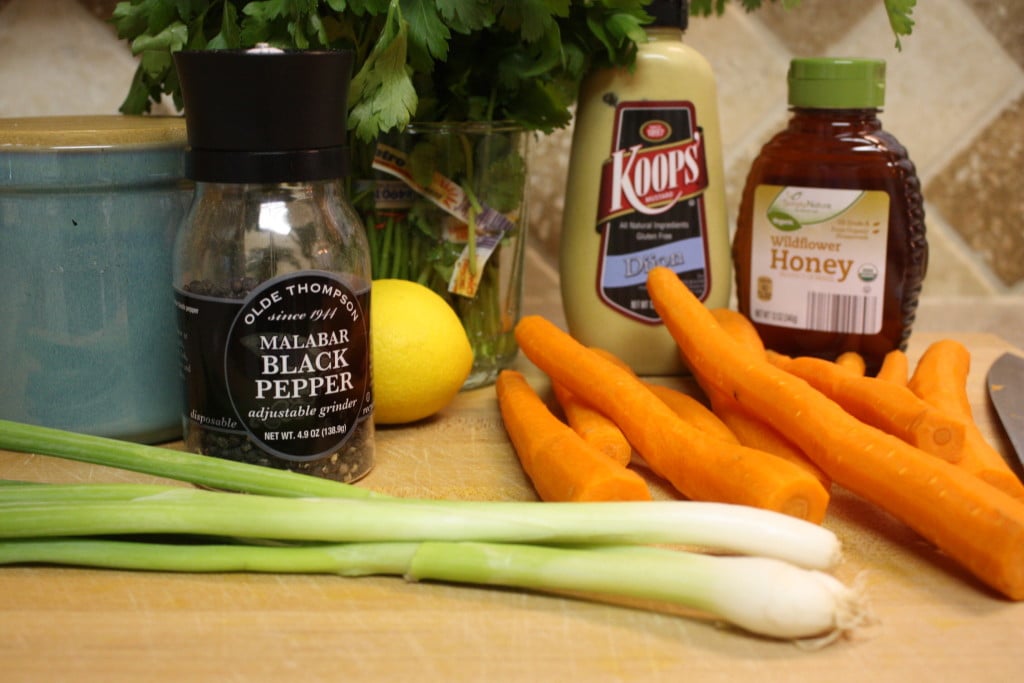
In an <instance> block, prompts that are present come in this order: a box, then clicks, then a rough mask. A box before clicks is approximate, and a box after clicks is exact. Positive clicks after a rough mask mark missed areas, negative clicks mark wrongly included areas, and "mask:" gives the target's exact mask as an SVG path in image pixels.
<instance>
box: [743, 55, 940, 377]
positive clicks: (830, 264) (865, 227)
mask: <svg viewBox="0 0 1024 683" xmlns="http://www.w3.org/2000/svg"><path fill="white" fill-rule="evenodd" d="M788 82H789V105H790V109H791V112H792V116H791V118H790V119H789V122H788V125H787V127H786V128H785V129H784V130H782V131H781V132H779V133H777V134H776V135H775V136H774V137H772V138H771V140H769V141H768V143H767V144H766V145H765V146H764V147H763V148H762V150H761V152H760V154H759V156H758V157H757V159H756V160H755V161H754V163H753V165H752V167H751V169H750V172H749V174H748V176H747V181H746V185H745V186H744V190H743V196H742V200H741V203H740V210H739V216H738V218H737V226H736V233H735V236H734V239H733V261H734V265H735V272H736V284H737V297H738V306H739V310H740V311H741V312H742V313H744V314H745V315H747V316H748V317H749V318H750V319H751V321H752V322H753V323H754V325H755V326H756V328H757V330H758V332H759V333H760V334H761V337H762V339H763V340H764V342H765V345H766V346H767V347H768V348H769V349H772V350H774V351H778V352H780V353H784V354H787V355H809V356H817V357H822V358H828V359H834V358H835V357H837V356H838V355H839V354H840V353H843V352H846V351H853V352H857V353H859V354H861V356H863V358H864V360H865V363H866V365H867V367H868V371H869V373H873V372H874V371H876V370H877V368H878V367H879V366H880V364H881V362H882V359H883V357H884V356H885V354H886V353H887V352H889V351H890V350H893V349H897V348H899V349H903V348H905V347H906V343H907V339H908V337H909V336H910V332H911V327H912V325H913V322H914V316H915V313H916V310H917V304H918V298H919V295H920V293H921V286H922V283H923V281H924V276H925V272H926V270H927V264H928V245H927V241H926V239H925V223H924V207H923V201H922V197H921V184H920V181H919V180H918V178H917V174H916V171H915V168H914V164H913V163H912V162H911V161H910V158H909V157H908V155H907V151H906V149H905V148H904V147H903V145H901V144H900V143H899V141H898V140H897V139H896V138H895V137H894V136H893V135H891V134H890V133H888V132H886V131H885V130H883V128H882V124H881V121H880V120H879V118H878V114H879V112H880V111H881V109H882V106H883V104H884V99H885V62H884V61H881V60H867V59H842V58H812V59H794V60H793V61H792V62H791V64H790V69H789V75H788Z"/></svg>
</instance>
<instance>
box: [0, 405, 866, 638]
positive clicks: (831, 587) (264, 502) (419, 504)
mask: <svg viewBox="0 0 1024 683" xmlns="http://www.w3.org/2000/svg"><path fill="white" fill-rule="evenodd" d="M0 448H4V449H8V450H17V451H23V452H30V453H39V454H45V455H50V456H56V457H65V458H68V459H72V460H78V461H84V462H90V463H95V464H100V465H105V466H113V467H122V468H124V469H130V470H133V471H136V472H142V473H145V474H150V475H159V476H164V477H169V478H171V479H178V480H180V481H183V482H192V483H196V484H202V485H206V486H216V487H218V488H223V489H226V490H214V491H211V490H205V489H196V488H190V487H185V486H181V485H168V484H129V483H114V484H103V483H78V484H41V483H30V482H9V481H3V480H0V565H37V564H56V565H68V566H85V567H97V568H117V569H126V570H147V571H167V572H234V571H246V572H275V573H317V574H338V575H342V576H367V575H392V576H401V577H404V578H406V579H407V580H410V581H425V580H434V581H445V582H454V583H464V584H472V585H483V586H504V587H511V588H522V589H527V590H533V591H542V592H556V593H564V592H566V591H568V592H571V593H573V594H575V595H579V596H581V597H591V596H606V597H607V596H612V597H617V598H637V599H642V600H648V601H652V600H653V601H656V602H662V603H670V604H676V605H682V606H685V607H687V608H691V609H696V610H700V611H702V612H704V613H706V614H707V615H708V616H710V617H711V618H714V619H717V620H722V621H725V622H726V623H729V624H732V625H734V626H737V627H739V628H741V629H745V630H747V631H750V632H753V633H757V634H761V635H765V636H771V637H775V638H783V639H794V640H798V641H800V642H813V643H823V642H830V641H831V640H834V639H835V638H837V637H839V636H840V635H842V634H844V633H846V632H848V631H849V630H851V629H853V628H855V627H856V626H858V625H859V624H861V623H863V621H862V620H863V616H864V612H863V610H862V604H861V598H860V595H859V592H858V590H857V589H856V587H854V588H849V587H847V586H845V585H844V584H842V583H841V582H840V581H838V580H837V579H836V578H834V577H833V576H831V575H830V574H827V573H825V572H824V571H822V570H825V569H829V568H831V567H834V566H835V565H836V564H837V562H838V561H839V559H840V546H839V542H838V540H837V538H836V537H835V535H834V534H833V533H832V532H830V531H828V530H827V529H824V528H822V527H820V526H818V525H815V524H811V523H809V522H806V521H804V520H800V519H796V518H793V517H788V516H785V515H782V514H780V513H776V512H769V511H766V510H758V509H754V508H749V507H745V506H738V505H728V504H721V503H702V502H693V501H660V502H643V503H562V504H556V503H536V502H484V501H444V500H422V499H421V500H417V499H398V498H390V497H387V496H376V495H369V494H368V492H364V491H363V490H362V489H358V488H357V487H355V486H353V485H351V484H341V483H337V482H330V481H327V480H323V479H319V478H316V477H311V476H308V475H302V474H296V473H293V472H287V471H280V470H274V469H271V468H264V467H258V466H255V465H247V464H245V463H236V462H232V461H227V460H221V459H219V458H210V457H207V456H201V455H196V454H192V453H183V452H180V451H173V450H170V449H165V448H159V447H155V446H147V445H143V444H134V443H128V442H122V441H116V440H113V439H108V438H104V437H96V436H87V435H81V434H75V433H72V432H65V431H61V430H55V429H51V428H45V427H38V426H34V425H24V424H19V423H14V422H8V421H3V420H0ZM236 492H243V493H245V495H240V493H236ZM651 544H658V546H659V547H654V546H653V545H651Z"/></svg>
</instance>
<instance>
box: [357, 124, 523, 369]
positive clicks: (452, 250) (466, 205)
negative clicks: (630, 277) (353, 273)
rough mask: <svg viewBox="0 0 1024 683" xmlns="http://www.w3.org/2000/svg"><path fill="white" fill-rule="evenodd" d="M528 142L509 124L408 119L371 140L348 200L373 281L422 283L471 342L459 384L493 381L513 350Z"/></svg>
mask: <svg viewBox="0 0 1024 683" xmlns="http://www.w3.org/2000/svg"><path fill="white" fill-rule="evenodd" d="M528 141H529V133H528V132H527V131H526V130H524V129H523V128H522V127H520V126H517V125H515V124H513V123H510V122H486V121H480V122H477V121H468V122H440V123H416V122H414V123H411V124H409V125H408V126H406V127H405V129H403V130H402V131H401V132H398V133H394V134H390V135H388V136H385V138H384V139H381V140H379V141H378V143H377V145H376V148H375V153H374V158H373V161H372V168H373V169H374V170H375V171H376V177H375V178H374V179H373V180H372V182H370V183H365V182H364V183H361V187H363V188H365V189H364V193H365V195H364V196H365V199H364V200H363V201H359V200H357V202H356V205H357V207H359V210H360V212H361V213H362V215H363V216H364V221H365V223H366V225H367V227H368V234H369V241H370V253H371V256H372V260H373V275H374V279H383V278H398V279H402V280H411V281H413V282H418V283H420V284H423V285H426V286H428V287H430V288H431V289H432V290H434V291H435V292H437V293H438V294H439V295H441V297H442V298H444V299H445V301H447V302H448V304H449V305H450V306H451V307H452V309H453V310H454V311H455V313H456V314H457V315H458V316H459V320H460V321H461V322H462V326H463V328H464V329H465V330H466V335H467V336H468V337H469V342H470V345H471V346H472V348H473V367H472V369H471V370H470V374H469V377H468V378H467V379H466V381H465V383H464V384H463V388H464V389H472V388H476V387H481V386H485V385H488V384H491V383H492V382H494V380H495V379H496V378H497V376H498V372H500V371H501V370H502V369H503V368H506V367H508V366H509V365H511V363H512V362H513V361H514V360H515V357H516V354H517V351H518V349H517V346H516V342H515V337H514V328H515V324H516V322H518V320H519V316H520V311H521V302H522V290H523V250H524V248H525V245H526V230H527V220H526V219H527V211H526V178H527V170H528V157H527V155H528ZM470 236H472V239H470Z"/></svg>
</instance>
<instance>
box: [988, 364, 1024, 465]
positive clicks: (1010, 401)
mask: <svg viewBox="0 0 1024 683" xmlns="http://www.w3.org/2000/svg"><path fill="white" fill-rule="evenodd" d="M986 384H987V385H988V396H989V400H991V401H992V405H993V407H995V409H996V414H997V415H999V420H1000V422H1002V424H1003V429H1004V430H1005V431H1006V436H1007V437H1008V438H1009V440H1010V445H1011V446H1013V451H1014V453H1015V454H1016V456H1017V460H1018V461H1019V462H1017V463H1011V464H1012V465H1013V466H1014V467H1013V469H1014V471H1015V472H1016V474H1017V476H1018V477H1019V478H1020V479H1021V481H1024V474H1022V473H1024V357H1021V356H1018V355H1016V354H1013V353H1009V352H1007V353H1004V354H1003V355H1001V356H1000V357H999V358H997V359H996V361H995V362H994V363H992V367H990V368H989V370H988V376H987V378H986Z"/></svg>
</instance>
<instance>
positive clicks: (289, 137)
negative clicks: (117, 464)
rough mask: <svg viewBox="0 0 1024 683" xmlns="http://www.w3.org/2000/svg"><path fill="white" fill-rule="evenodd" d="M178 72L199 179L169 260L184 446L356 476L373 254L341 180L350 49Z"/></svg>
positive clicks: (245, 54) (234, 54) (206, 63)
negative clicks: (172, 256) (176, 322)
mask: <svg viewBox="0 0 1024 683" xmlns="http://www.w3.org/2000/svg"><path fill="white" fill-rule="evenodd" d="M174 62H175V66H176V68H177V70H178V77H179V80H180V82H181V92H182V97H183V101H184V108H185V122H186V127H187V132H188V147H187V150H186V175H187V176H188V177H189V178H190V179H192V180H194V181H195V196H194V198H193V201H192V205H191V208H190V209H189V211H188V213H187V215H186V216H185V218H184V220H183V222H182V226H181V228H180V230H179V232H178V235H177V241H176V244H175V253H174V264H173V272H174V295H175V303H176V306H177V315H178V331H179V335H180V343H181V359H182V379H183V389H184V405H185V409H184V414H183V431H184V441H185V446H186V448H187V449H189V450H191V451H193V452H198V453H204V454H207V455H211V456H217V457H221V458H227V459H231V460H238V461H244V462H250V463H256V464H260V465H266V466H270V467H275V468H279V469H288V470H292V471H297V472H304V473H308V474H314V475H318V476H323V477H328V478H331V479H337V480H340V481H354V480H356V479H359V478H360V477H362V476H363V475H365V474H366V473H367V472H368V471H369V470H370V468H371V467H372V466H373V454H374V425H373V384H372V377H371V366H370V340H369V330H370V321H369V311H370V301H369V297H370V285H371V274H370V257H369V247H368V244H367V239H366V232H365V229H364V227H363V224H362V223H361V221H360V219H359V217H358V215H357V214H356V212H355V211H354V210H353V208H352V207H351V205H350V204H349V202H348V199H347V197H346V195H345V189H344V186H343V183H342V180H343V178H344V177H345V176H346V175H347V174H348V164H349V152H348V148H347V146H346V127H347V120H346V119H347V98H348V86H349V80H350V78H351V68H352V56H351V53H349V52H344V51H282V50H277V49H273V48H266V47H258V48H256V49H253V50H249V51H235V50H223V51H221V50H211V51H182V52H177V53H175V55H174Z"/></svg>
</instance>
